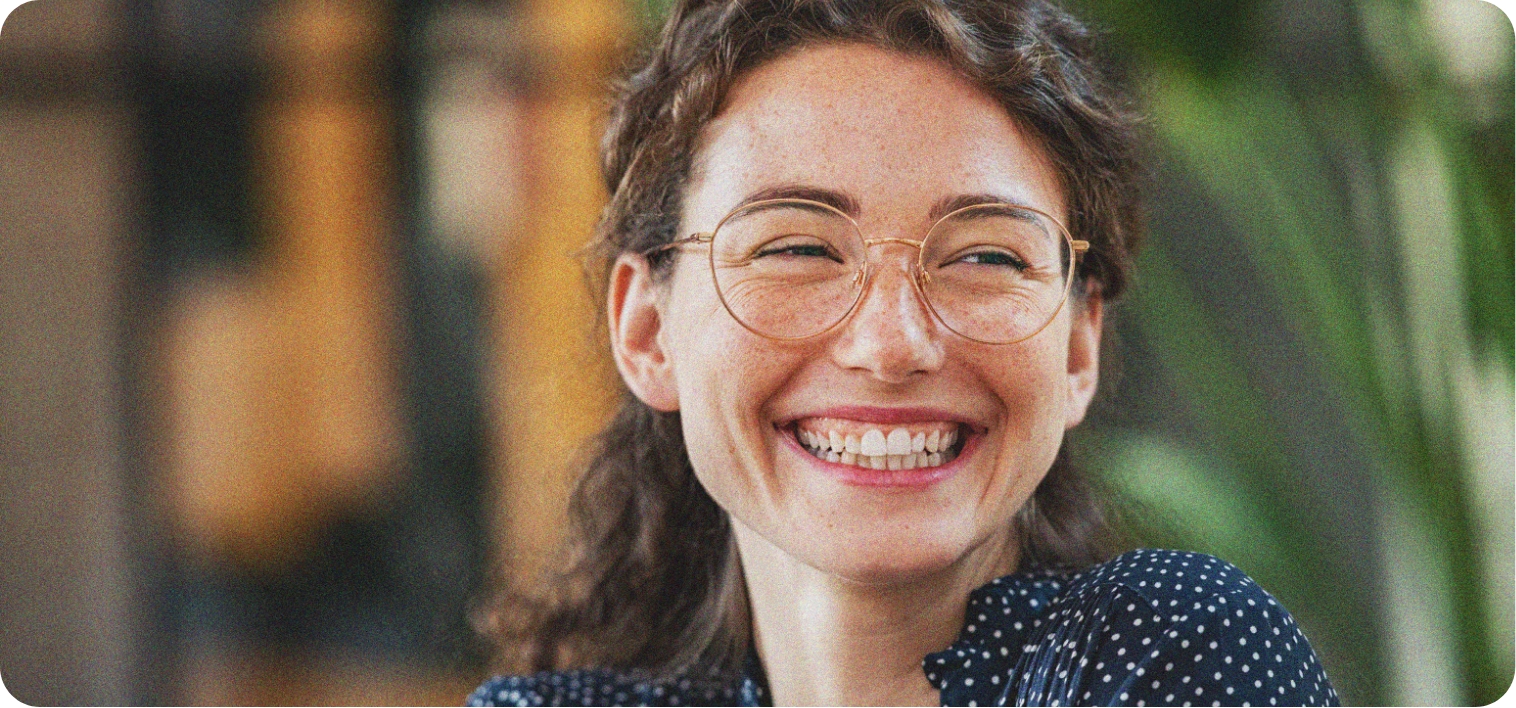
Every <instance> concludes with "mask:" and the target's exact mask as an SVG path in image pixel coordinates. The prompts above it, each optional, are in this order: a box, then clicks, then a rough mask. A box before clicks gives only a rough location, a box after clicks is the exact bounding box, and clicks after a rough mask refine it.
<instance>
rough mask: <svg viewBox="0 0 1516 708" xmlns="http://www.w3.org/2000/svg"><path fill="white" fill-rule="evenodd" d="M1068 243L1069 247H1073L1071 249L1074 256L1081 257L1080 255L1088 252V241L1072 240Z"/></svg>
mask: <svg viewBox="0 0 1516 708" xmlns="http://www.w3.org/2000/svg"><path fill="white" fill-rule="evenodd" d="M1069 243H1070V244H1071V245H1073V247H1074V255H1076V256H1082V255H1084V254H1085V252H1086V251H1088V250H1090V242H1089V241H1082V240H1080V239H1073V240H1072V241H1070V242H1069Z"/></svg>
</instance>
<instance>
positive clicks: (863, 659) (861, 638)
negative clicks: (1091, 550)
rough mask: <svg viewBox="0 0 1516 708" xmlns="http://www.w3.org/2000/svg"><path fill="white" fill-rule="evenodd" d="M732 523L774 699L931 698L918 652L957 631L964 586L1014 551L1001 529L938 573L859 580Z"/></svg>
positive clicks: (999, 569) (1002, 564) (941, 645)
mask: <svg viewBox="0 0 1516 708" xmlns="http://www.w3.org/2000/svg"><path fill="white" fill-rule="evenodd" d="M732 526H733V531H734V532H735V534H736V539H737V546H738V550H739V552H740V554H741V558H742V570H743V575H744V577H745V579H746V581H747V583H746V584H747V592H748V602H749V605H750V608H751V610H752V621H753V635H754V642H755V644H756V646H757V650H758V656H759V659H761V660H762V662H763V666H764V671H765V673H766V674H767V676H768V683H769V690H770V692H771V693H772V695H773V699H774V705H933V706H935V705H939V696H938V692H937V689H936V687H934V686H932V685H931V684H930V683H928V682H927V680H926V675H925V673H924V672H923V671H922V668H921V660H922V658H923V657H925V656H926V655H927V654H929V653H932V652H935V651H940V650H942V649H945V648H946V647H947V646H948V645H949V644H951V643H952V642H953V640H955V639H956V638H957V637H958V633H959V631H960V630H961V629H962V627H963V614H964V611H965V608H966V607H967V606H968V596H969V593H970V592H972V591H973V590H974V589H975V588H977V587H979V586H980V585H983V584H985V583H987V582H989V581H990V580H992V579H994V578H996V577H999V576H1001V575H1004V574H1006V573H1010V572H1012V571H1014V570H1015V567H1016V563H1017V561H1018V555H1019V553H1018V550H1017V545H1016V544H1015V543H1014V542H1013V541H1012V539H1011V538H1010V534H1009V533H1007V534H1006V537H1005V538H1002V539H994V540H991V541H990V542H987V543H984V544H982V545H981V546H980V547H979V548H976V549H975V550H973V551H971V552H970V553H968V554H966V555H965V557H964V558H963V559H961V560H960V561H959V562H958V563H956V564H954V565H952V566H950V567H948V568H945V569H942V570H940V571H936V572H933V573H930V574H926V575H915V576H911V577H909V578H906V579H901V580H899V581H898V582H888V581H883V582H859V581H856V580H849V579H847V578H842V577H839V576H837V575H833V574H830V573H827V572H824V571H821V570H817V569H816V568H814V567H811V566H809V565H806V564H805V563H803V562H801V561H799V560H796V559H795V558H794V557H792V556H790V555H789V554H787V553H785V552H784V551H782V550H780V549H779V548H777V547H775V546H774V545H773V544H771V543H769V542H768V541H767V540H765V539H764V538H763V537H761V536H759V535H758V534H756V533H754V532H753V531H752V530H751V529H748V528H747V527H745V526H743V525H742V524H741V523H738V522H737V521H736V520H735V519H733V523H732Z"/></svg>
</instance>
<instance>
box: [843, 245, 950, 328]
mask: <svg viewBox="0 0 1516 708" xmlns="http://www.w3.org/2000/svg"><path fill="white" fill-rule="evenodd" d="M887 243H898V244H902V245H906V246H910V247H912V248H914V249H916V251H917V253H918V254H919V253H920V251H921V247H922V245H923V244H925V243H926V239H921V240H915V239H908V238H898V237H893V236H890V237H884V238H866V239H863V245H864V247H868V246H878V245H883V244H887ZM872 266H873V264H872V262H870V261H868V260H865V261H864V263H863V266H862V267H861V268H859V269H858V272H857V273H855V274H854V275H853V284H854V285H864V284H866V283H867V281H868V279H870V278H872V277H873V268H872ZM907 274H908V275H910V277H911V282H913V283H915V285H916V289H917V292H918V293H919V294H920V295H921V298H922V300H923V301H927V303H928V306H927V309H929V310H932V311H933V313H935V312H936V310H935V309H933V308H932V307H931V305H930V301H928V300H927V297H926V290H924V289H923V288H924V287H925V286H926V281H927V280H928V278H929V276H927V274H926V270H924V269H923V268H922V267H921V262H920V260H919V258H918V260H917V262H916V263H914V264H912V265H911V267H910V269H909V270H908V271H907ZM859 299H860V300H861V299H862V293H860V294H859ZM856 305H857V303H854V306H856ZM848 314H852V313H851V312H849V313H848Z"/></svg>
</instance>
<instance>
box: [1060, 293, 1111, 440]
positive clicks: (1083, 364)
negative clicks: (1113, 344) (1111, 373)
mask: <svg viewBox="0 0 1516 708" xmlns="http://www.w3.org/2000/svg"><path fill="white" fill-rule="evenodd" d="M1104 305H1105V303H1104V300H1102V299H1101V297H1100V294H1099V293H1098V292H1091V293H1089V294H1087V295H1086V296H1085V297H1084V298H1083V301H1082V302H1080V303H1078V307H1077V308H1076V310H1075V312H1074V323H1073V326H1072V327H1071V328H1070V329H1069V364H1068V376H1069V395H1068V398H1067V399H1066V402H1065V404H1064V405H1065V410H1064V423H1063V427H1064V429H1065V430H1068V429H1070V428H1073V427H1074V426H1076V425H1079V423H1080V422H1082V421H1083V420H1084V414H1085V411H1087V410H1089V407H1090V401H1092V400H1094V398H1095V389H1096V387H1097V386H1099V384H1100V334H1101V328H1102V327H1103V325H1104V317H1105V306H1104Z"/></svg>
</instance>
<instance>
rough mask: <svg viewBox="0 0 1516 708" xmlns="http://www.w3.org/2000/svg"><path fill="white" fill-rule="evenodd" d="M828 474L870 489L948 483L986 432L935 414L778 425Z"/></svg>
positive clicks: (824, 418)
mask: <svg viewBox="0 0 1516 708" xmlns="http://www.w3.org/2000/svg"><path fill="white" fill-rule="evenodd" d="M775 427H776V429H777V431H778V432H779V433H780V434H781V435H785V436H786V437H789V438H790V439H791V440H792V441H794V443H795V445H796V446H797V448H798V449H799V451H802V452H804V453H806V454H807V455H808V456H810V457H812V458H815V459H816V460H818V461H821V462H823V463H826V464H823V465H822V469H824V470H825V471H826V472H828V473H830V474H834V475H837V476H838V477H840V478H841V479H842V480H843V481H844V482H847V483H850V484H859V485H865V486H920V485H922V484H929V483H931V482H933V481H936V480H938V479H942V478H945V477H947V476H949V475H951V474H952V473H953V471H954V470H956V469H958V468H959V467H961V465H956V464H953V463H954V462H955V461H957V460H958V459H959V458H960V457H962V456H963V455H964V453H965V452H966V451H968V450H970V449H971V448H972V447H973V441H974V440H976V439H977V438H978V437H981V436H980V435H978V433H982V432H984V431H985V429H984V428H983V427H981V426H978V425H975V424H974V423H972V422H971V421H969V420H967V419H965V418H963V417H962V416H959V415H956V414H952V413H948V412H945V411H941V410H935V409H914V408H913V409H900V408H873V407H843V408H831V409H827V410H825V411H820V412H817V413H813V414H811V415H805V416H801V417H797V418H791V419H789V420H786V421H782V422H780V423H777V424H776V426H775Z"/></svg>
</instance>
